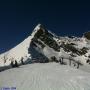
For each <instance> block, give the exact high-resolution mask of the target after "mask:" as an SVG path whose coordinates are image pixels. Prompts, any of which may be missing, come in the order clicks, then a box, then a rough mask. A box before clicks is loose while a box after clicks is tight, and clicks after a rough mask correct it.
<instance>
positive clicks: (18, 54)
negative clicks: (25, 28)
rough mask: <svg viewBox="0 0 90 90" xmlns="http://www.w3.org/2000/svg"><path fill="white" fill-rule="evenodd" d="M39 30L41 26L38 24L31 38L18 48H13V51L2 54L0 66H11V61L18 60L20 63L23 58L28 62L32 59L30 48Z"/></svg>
mask: <svg viewBox="0 0 90 90" xmlns="http://www.w3.org/2000/svg"><path fill="white" fill-rule="evenodd" d="M39 29H40V24H38V25H37V26H36V27H35V29H34V31H33V32H32V34H31V36H29V37H28V38H26V39H25V40H24V41H23V42H21V43H20V44H19V45H17V46H16V47H14V48H12V49H11V50H9V51H7V52H5V53H3V54H1V55H0V66H4V65H9V64H10V63H11V60H17V61H18V62H19V61H20V59H21V58H22V57H23V58H24V60H27V58H31V56H30V54H29V53H28V48H29V46H30V42H31V39H32V38H33V37H34V35H35V33H36V32H37V31H38V30H39ZM5 60H6V61H5ZM4 62H5V63H4Z"/></svg>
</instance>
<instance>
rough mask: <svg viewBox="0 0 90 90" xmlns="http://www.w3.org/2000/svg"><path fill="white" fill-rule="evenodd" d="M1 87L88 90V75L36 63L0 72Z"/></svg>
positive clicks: (89, 76) (89, 83)
mask: <svg viewBox="0 0 90 90" xmlns="http://www.w3.org/2000/svg"><path fill="white" fill-rule="evenodd" d="M1 85H2V86H11V85H13V86H16V88H17V90H90V73H87V72H83V71H81V70H77V69H74V68H71V67H69V66H66V65H62V66H61V65H59V64H58V63H47V64H39V63H37V64H30V65H24V66H21V67H20V68H15V69H10V70H7V71H4V72H1V73H0V87H1Z"/></svg>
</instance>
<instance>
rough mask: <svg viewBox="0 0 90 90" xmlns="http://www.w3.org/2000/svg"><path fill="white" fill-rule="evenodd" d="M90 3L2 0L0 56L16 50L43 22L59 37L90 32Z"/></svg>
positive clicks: (0, 7) (0, 2)
mask: <svg viewBox="0 0 90 90" xmlns="http://www.w3.org/2000/svg"><path fill="white" fill-rule="evenodd" d="M89 5H90V3H88V2H87V3H85V2H81V1H78V2H65V1H64V2H63V1H62V2H61V1H56V0H55V1H54V0H37V1H34V0H2V1H0V53H2V52H5V51H7V50H9V49H10V48H12V47H14V46H15V45H17V44H18V43H20V42H21V41H22V40H24V39H25V38H26V37H27V36H29V35H30V33H31V32H32V30H33V29H34V27H35V26H36V25H37V24H38V23H41V24H43V25H44V26H45V27H46V28H47V29H49V30H51V31H52V32H54V33H56V34H57V35H61V36H64V35H69V36H70V35H74V36H82V35H83V33H84V32H86V31H89V30H90V6H89Z"/></svg>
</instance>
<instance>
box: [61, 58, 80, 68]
mask: <svg viewBox="0 0 90 90" xmlns="http://www.w3.org/2000/svg"><path fill="white" fill-rule="evenodd" d="M63 59H64V58H63V57H60V58H59V63H60V64H65V62H64V60H63ZM69 65H70V66H71V65H73V66H74V67H75V66H76V67H77V69H78V68H79V67H80V65H81V63H80V62H79V61H75V60H73V59H71V58H69Z"/></svg>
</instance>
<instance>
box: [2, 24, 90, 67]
mask: <svg viewBox="0 0 90 90" xmlns="http://www.w3.org/2000/svg"><path fill="white" fill-rule="evenodd" d="M52 57H55V58H56V59H57V61H58V60H59V59H60V57H63V58H66V59H70V58H72V59H73V60H75V61H79V62H80V63H82V64H88V63H87V61H89V58H90V44H89V40H88V41H87V39H86V37H79V38H78V37H68V36H67V37H66V36H65V37H60V36H56V35H55V34H53V33H52V32H51V31H49V30H47V29H46V28H45V27H44V26H43V25H41V24H38V25H37V26H36V27H35V29H34V30H33V32H32V33H31V35H30V36H29V37H28V38H26V39H25V40H24V41H23V42H21V43H20V44H18V45H17V46H16V47H14V48H12V49H11V50H9V51H7V52H5V53H3V54H1V55H0V66H8V65H10V63H11V61H17V62H18V63H21V60H22V59H23V61H24V62H25V63H29V62H32V61H37V62H46V61H47V60H51V58H52Z"/></svg>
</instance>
